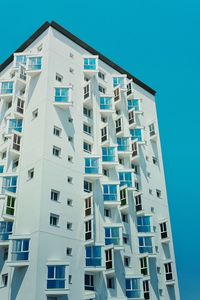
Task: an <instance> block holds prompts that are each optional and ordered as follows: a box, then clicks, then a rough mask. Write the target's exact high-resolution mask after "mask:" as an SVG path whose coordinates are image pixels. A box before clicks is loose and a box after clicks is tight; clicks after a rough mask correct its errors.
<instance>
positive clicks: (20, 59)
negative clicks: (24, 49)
mask: <svg viewBox="0 0 200 300" xmlns="http://www.w3.org/2000/svg"><path fill="white" fill-rule="evenodd" d="M26 61H27V58H26V55H24V54H23V53H14V68H15V69H18V68H19V67H20V66H24V67H25V66H26Z"/></svg>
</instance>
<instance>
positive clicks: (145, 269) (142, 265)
mask: <svg viewBox="0 0 200 300" xmlns="http://www.w3.org/2000/svg"><path fill="white" fill-rule="evenodd" d="M140 271H141V274H142V275H144V276H147V275H148V263H147V257H142V258H140Z"/></svg>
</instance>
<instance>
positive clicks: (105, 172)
mask: <svg viewBox="0 0 200 300" xmlns="http://www.w3.org/2000/svg"><path fill="white" fill-rule="evenodd" d="M103 175H104V176H107V177H109V170H108V169H103Z"/></svg>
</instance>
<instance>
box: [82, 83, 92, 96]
mask: <svg viewBox="0 0 200 300" xmlns="http://www.w3.org/2000/svg"><path fill="white" fill-rule="evenodd" d="M83 92H84V99H87V98H89V97H90V96H91V93H90V83H88V84H87V85H86V86H84V88H83Z"/></svg>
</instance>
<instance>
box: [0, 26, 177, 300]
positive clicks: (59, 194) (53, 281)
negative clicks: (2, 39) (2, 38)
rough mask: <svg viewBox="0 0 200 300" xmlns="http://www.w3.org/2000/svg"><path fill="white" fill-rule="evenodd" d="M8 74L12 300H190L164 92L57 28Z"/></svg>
mask: <svg viewBox="0 0 200 300" xmlns="http://www.w3.org/2000/svg"><path fill="white" fill-rule="evenodd" d="M0 72H1V73H0V99H1V101H0V212H1V220H0V266H1V269H0V272H1V273H0V275H1V287H2V288H1V289H0V299H11V300H14V299H17V300H23V299H26V298H28V299H29V300H35V299H37V300H44V299H48V300H60V299H61V300H64V299H69V300H78V299H90V300H93V299H97V300H105V299H117V300H125V299H153V300H157V299H163V300H164V299H165V300H168V299H170V300H173V299H176V300H179V299H180V296H179V289H178V279H177V274H176V266H175V257H174V250H173V241H172V233H171V226H170V218H169V211H168V204H167V194H166V187H165V179H164V170H163V163H162V154H161V148H160V138H159V129H158V122H157V116H156V106H155V98H154V96H155V91H154V90H153V89H151V88H150V87H148V86H147V85H145V84H144V83H143V82H141V81H140V80H138V79H137V78H135V77H134V76H132V75H131V74H130V73H128V72H126V71H125V70H124V69H122V68H120V67H119V66H117V65H116V64H114V63H113V62H111V61H110V60H109V59H107V58H106V57H104V56H103V55H102V54H100V53H99V52H97V51H96V50H94V49H93V48H91V47H90V46H88V45H87V44H85V43H84V42H82V41H81V40H79V39H78V38H76V37H75V36H73V35H72V34H71V33H69V32H68V31H66V30H65V29H64V28H62V27H61V26H59V25H58V24H56V23H55V22H52V23H48V22H46V23H45V24H44V25H43V26H42V27H41V28H39V29H38V30H37V31H36V32H35V33H34V34H33V35H32V36H31V37H30V38H29V39H28V40H27V41H26V42H25V43H24V44H23V45H22V46H21V47H20V48H19V49H17V50H16V52H15V53H14V55H12V56H10V57H9V58H8V59H7V60H6V61H5V62H4V63H3V64H2V65H1V66H0ZM30 291H31V293H30Z"/></svg>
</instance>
